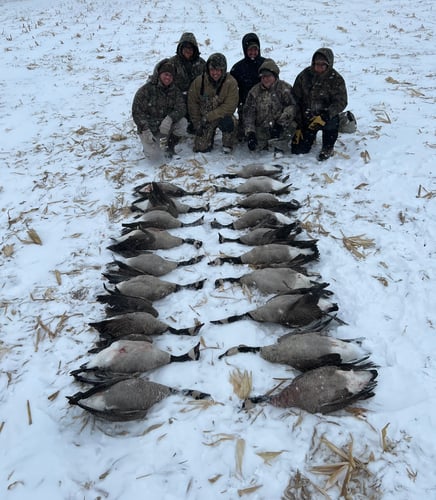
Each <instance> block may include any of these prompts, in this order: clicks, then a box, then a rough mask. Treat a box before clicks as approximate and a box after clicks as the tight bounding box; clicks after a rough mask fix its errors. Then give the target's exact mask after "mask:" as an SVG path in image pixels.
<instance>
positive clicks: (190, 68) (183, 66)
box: [170, 33, 206, 94]
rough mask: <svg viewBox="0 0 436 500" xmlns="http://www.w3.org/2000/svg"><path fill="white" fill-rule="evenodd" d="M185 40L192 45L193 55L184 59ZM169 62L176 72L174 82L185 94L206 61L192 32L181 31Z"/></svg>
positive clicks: (200, 72) (201, 71)
mask: <svg viewBox="0 0 436 500" xmlns="http://www.w3.org/2000/svg"><path fill="white" fill-rule="evenodd" d="M186 42H188V43H192V45H193V46H194V55H193V56H192V59H191V60H187V59H185V58H184V57H183V55H182V46H183V44H184V43H186ZM170 63H171V64H172V65H173V66H174V69H175V72H176V74H175V76H174V83H175V84H176V86H177V87H179V89H180V90H181V91H182V92H183V93H184V94H187V92H188V90H189V86H190V85H191V83H192V81H193V80H194V79H195V78H196V77H197V76H199V75H201V74H202V73H203V70H204V67H205V65H206V61H205V60H204V59H203V58H202V57H200V50H199V48H198V44H197V40H196V38H195V36H194V35H193V34H192V33H183V35H182V36H181V38H180V40H179V42H178V44H177V50H176V55H175V56H173V57H171V58H170Z"/></svg>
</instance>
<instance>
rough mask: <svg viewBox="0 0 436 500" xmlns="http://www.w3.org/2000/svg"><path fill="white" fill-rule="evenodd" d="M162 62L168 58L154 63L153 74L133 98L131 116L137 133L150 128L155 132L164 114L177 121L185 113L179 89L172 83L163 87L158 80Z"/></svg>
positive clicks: (183, 100) (183, 101)
mask: <svg viewBox="0 0 436 500" xmlns="http://www.w3.org/2000/svg"><path fill="white" fill-rule="evenodd" d="M164 62H168V59H164V60H163V61H161V62H160V63H158V64H157V65H156V67H155V69H154V71H153V75H152V76H151V77H150V78H149V79H148V81H147V83H146V84H145V85H143V86H142V87H141V88H140V89H139V90H138V91H137V92H136V94H135V97H134V99H133V104H132V116H133V121H134V122H135V124H136V126H137V127H138V133H141V132H142V131H144V130H147V129H150V130H151V132H152V133H153V134H156V133H157V132H158V130H159V125H160V123H161V121H162V120H163V119H164V118H165V116H167V115H169V116H170V117H171V118H172V120H173V122H177V121H179V120H180V119H181V118H183V117H184V116H185V115H186V104H185V99H184V97H183V94H182V92H181V91H180V89H179V88H178V87H176V85H175V84H174V83H172V84H171V85H169V86H168V87H165V86H164V85H162V83H161V82H160V80H159V67H160V66H161V65H162V64H163V63H164Z"/></svg>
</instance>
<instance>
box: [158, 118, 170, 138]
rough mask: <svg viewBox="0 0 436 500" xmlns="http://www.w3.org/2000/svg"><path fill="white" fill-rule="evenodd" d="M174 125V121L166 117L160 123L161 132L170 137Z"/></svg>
mask: <svg viewBox="0 0 436 500" xmlns="http://www.w3.org/2000/svg"><path fill="white" fill-rule="evenodd" d="M172 124H173V119H172V118H171V117H170V116H168V115H167V116H166V117H165V118H164V119H163V120H162V121H161V123H160V126H159V132H160V133H161V134H162V135H168V134H169V133H170V130H171V126H172Z"/></svg>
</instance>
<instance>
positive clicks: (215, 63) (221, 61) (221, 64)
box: [207, 53, 227, 71]
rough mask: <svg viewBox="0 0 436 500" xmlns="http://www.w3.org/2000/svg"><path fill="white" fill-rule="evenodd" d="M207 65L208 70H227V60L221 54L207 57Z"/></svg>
mask: <svg viewBox="0 0 436 500" xmlns="http://www.w3.org/2000/svg"><path fill="white" fill-rule="evenodd" d="M207 65H208V67H209V68H214V69H222V70H223V71H225V70H226V69H227V60H226V58H225V56H224V55H223V54H219V53H216V54H212V55H211V56H210V57H209V59H208V61H207Z"/></svg>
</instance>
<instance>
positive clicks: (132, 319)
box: [88, 311, 203, 342]
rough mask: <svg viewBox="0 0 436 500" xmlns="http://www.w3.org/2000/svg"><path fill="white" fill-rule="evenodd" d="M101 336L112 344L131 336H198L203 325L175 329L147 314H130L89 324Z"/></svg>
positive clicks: (139, 312)
mask: <svg viewBox="0 0 436 500" xmlns="http://www.w3.org/2000/svg"><path fill="white" fill-rule="evenodd" d="M88 324H89V326H91V327H92V328H95V329H96V330H97V331H98V333H99V334H100V338H101V339H104V340H105V341H109V342H112V341H114V340H119V339H121V338H124V337H127V336H129V335H144V336H155V335H161V334H163V333H165V332H168V333H171V334H173V335H190V336H194V335H197V334H198V332H199V331H200V329H201V327H202V326H203V323H198V324H197V325H195V326H193V327H189V328H174V327H172V326H170V325H168V324H166V323H164V322H163V321H160V320H158V319H157V318H155V317H154V316H153V315H151V314H150V313H147V312H141V311H138V312H130V313H125V314H120V315H117V316H113V317H112V318H108V319H104V320H101V321H93V322H91V323H88Z"/></svg>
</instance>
